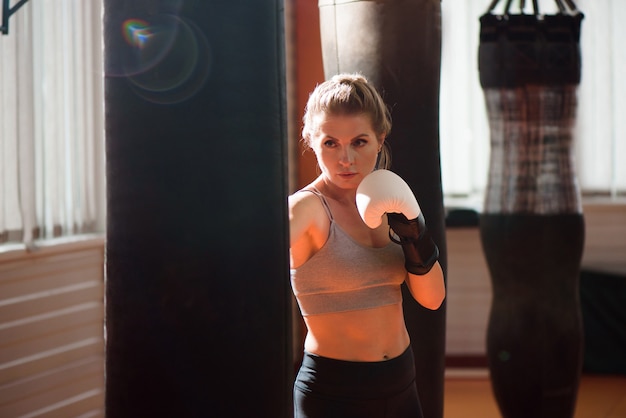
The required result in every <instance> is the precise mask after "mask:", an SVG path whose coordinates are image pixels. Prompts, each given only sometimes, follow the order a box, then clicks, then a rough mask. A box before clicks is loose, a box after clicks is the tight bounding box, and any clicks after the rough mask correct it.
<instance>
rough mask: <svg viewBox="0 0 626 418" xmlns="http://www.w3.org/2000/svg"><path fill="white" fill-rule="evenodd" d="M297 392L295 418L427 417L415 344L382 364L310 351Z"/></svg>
mask: <svg viewBox="0 0 626 418" xmlns="http://www.w3.org/2000/svg"><path fill="white" fill-rule="evenodd" d="M293 395H294V398H293V399H294V417H295V418H422V409H421V406H420V401H419V397H418V395H417V387H416V385H415V365H414V361H413V350H412V349H411V346H409V347H408V348H407V349H406V351H405V352H404V353H403V354H401V355H400V356H398V357H396V358H393V359H391V360H386V361H377V362H352V361H343V360H334V359H330V358H326V357H320V356H317V355H315V354H311V353H308V352H305V353H304V359H303V360H302V366H301V367H300V371H299V372H298V376H297V377H296V382H295V384H294V390H293Z"/></svg>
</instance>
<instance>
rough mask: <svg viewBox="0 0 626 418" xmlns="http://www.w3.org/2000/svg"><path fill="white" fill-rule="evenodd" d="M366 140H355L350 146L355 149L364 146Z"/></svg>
mask: <svg viewBox="0 0 626 418" xmlns="http://www.w3.org/2000/svg"><path fill="white" fill-rule="evenodd" d="M367 142H368V141H367V139H365V138H357V139H355V140H354V142H352V145H354V146H355V147H363V146H365V145H367Z"/></svg>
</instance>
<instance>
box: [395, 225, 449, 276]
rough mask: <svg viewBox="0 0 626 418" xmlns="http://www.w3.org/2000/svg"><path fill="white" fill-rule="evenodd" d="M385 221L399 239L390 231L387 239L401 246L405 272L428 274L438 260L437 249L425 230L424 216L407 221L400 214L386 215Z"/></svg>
mask: <svg viewBox="0 0 626 418" xmlns="http://www.w3.org/2000/svg"><path fill="white" fill-rule="evenodd" d="M387 219H388V220H389V226H390V227H391V229H392V230H393V232H395V234H396V235H397V236H398V238H399V239H397V238H395V237H394V236H393V235H392V234H391V231H389V237H390V238H391V240H392V241H394V242H396V243H398V244H400V245H402V251H404V260H405V263H404V265H405V267H406V269H407V271H408V272H409V273H413V274H418V275H423V274H426V273H428V272H429V271H430V269H431V268H432V267H433V265H434V264H435V262H436V261H437V259H438V258H439V248H437V245H436V244H435V242H434V241H433V239H432V238H431V236H430V233H429V232H428V229H427V228H426V221H425V220H424V215H423V214H422V213H420V214H419V216H418V217H417V218H415V219H411V220H409V219H407V217H406V216H404V215H403V214H401V213H388V214H387Z"/></svg>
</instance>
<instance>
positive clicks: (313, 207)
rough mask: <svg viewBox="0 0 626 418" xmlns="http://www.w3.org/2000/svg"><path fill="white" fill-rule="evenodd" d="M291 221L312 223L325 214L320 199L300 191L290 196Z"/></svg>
mask: <svg viewBox="0 0 626 418" xmlns="http://www.w3.org/2000/svg"><path fill="white" fill-rule="evenodd" d="M288 202H289V220H290V221H298V220H302V221H304V222H305V223H310V222H312V221H314V220H315V218H317V217H318V216H319V214H320V213H322V214H323V213H324V207H323V205H322V202H321V201H320V198H319V197H317V196H316V195H315V194H313V193H308V192H303V191H299V192H296V193H294V194H292V195H290V196H289V198H288Z"/></svg>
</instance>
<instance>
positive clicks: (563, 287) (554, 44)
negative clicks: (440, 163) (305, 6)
mask: <svg viewBox="0 0 626 418" xmlns="http://www.w3.org/2000/svg"><path fill="white" fill-rule="evenodd" d="M497 3H498V1H494V2H493V3H492V5H491V6H490V9H489V11H488V13H487V14H485V15H484V16H482V17H481V19H480V23H481V31H480V46H479V71H480V82H481V85H482V87H483V90H484V96H485V102H486V106H487V113H488V116H489V125H490V134H491V159H490V165H489V178H488V185H487V192H486V196H485V206H484V210H483V213H482V215H481V217H480V231H481V241H482V245H483V249H484V253H485V257H486V260H487V264H488V266H489V271H490V275H491V282H492V288H493V300H492V304H491V311H490V316H489V322H488V329H487V357H488V360H489V369H490V374H491V382H492V388H493V392H494V395H495V398H496V401H497V403H498V406H499V408H500V411H501V413H502V416H503V417H505V418H515V417H519V418H527V417H536V418H542V417H545V418H548V417H549V418H561V417H562V418H566V417H568V418H569V417H572V416H573V414H574V410H575V404H576V397H577V392H578V386H579V380H580V372H581V368H582V341H583V340H582V319H581V310H580V302H579V290H578V289H579V286H578V284H579V270H580V262H581V258H582V251H583V244H584V219H583V214H582V205H581V199H580V192H579V188H578V183H577V180H576V174H575V169H574V164H573V127H574V122H575V115H576V108H577V96H576V89H577V85H578V83H579V82H580V76H581V70H580V69H581V57H580V46H579V38H580V24H581V20H582V17H583V16H582V14H581V13H579V12H578V11H577V9H576V8H575V6H574V5H573V3H572V2H571V1H566V2H562V1H560V0H557V5H558V6H559V9H560V12H559V13H558V14H555V15H541V14H540V13H539V11H538V7H537V2H536V1H535V2H533V5H534V14H523V13H520V14H517V15H514V14H510V13H509V6H510V4H511V1H508V2H507V6H506V9H505V12H504V15H495V14H492V11H493V8H494V7H495V6H496V4H497ZM522 3H523V2H522ZM522 9H523V5H520V10H522Z"/></svg>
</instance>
